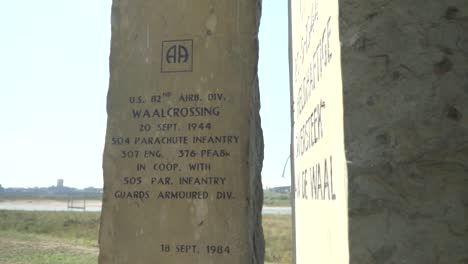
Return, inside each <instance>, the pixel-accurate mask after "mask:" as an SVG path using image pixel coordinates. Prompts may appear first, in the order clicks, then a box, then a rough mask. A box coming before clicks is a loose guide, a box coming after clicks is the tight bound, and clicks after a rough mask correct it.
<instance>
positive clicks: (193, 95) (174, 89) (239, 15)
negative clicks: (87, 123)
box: [99, 0, 264, 264]
mask: <svg viewBox="0 0 468 264" xmlns="http://www.w3.org/2000/svg"><path fill="white" fill-rule="evenodd" d="M260 9H261V3H260V1H255V0H239V1H232V0H217V1H211V0H200V1H184V0H152V1H149V0H136V1H119V0H114V1H113V6H112V43H111V55H110V87H109V92H108V96H107V113H108V123H107V134H106V146H105V151H104V161H103V167H104V198H103V208H102V216H101V229H100V239H99V244H100V254H99V263H100V264H130V263H131V264H149V263H151V264H154V263H158V264H173V263H177V264H184V263H187V264H193V263H203V264H205V263H223V264H234V263H235V264H244V263H252V264H256V263H263V248H264V243H263V235H262V229H261V207H262V187H261V182H260V171H261V164H262V159H263V141H262V132H261V128H260V118H259V94H258V81H257V60H258V39H257V35H258V26H259V19H260Z"/></svg>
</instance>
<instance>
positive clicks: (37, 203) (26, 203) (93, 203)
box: [0, 199, 291, 210]
mask: <svg viewBox="0 0 468 264" xmlns="http://www.w3.org/2000/svg"><path fill="white" fill-rule="evenodd" d="M82 201H83V200H75V204H77V205H78V204H79V203H82ZM5 205H8V206H18V207H67V201H66V200H51V199H44V200H41V199H18V200H16V199H15V200H1V201H0V207H1V206H5ZM86 207H92V208H101V207H102V201H101V200H86ZM290 208H291V207H289V206H263V210H288V209H290Z"/></svg>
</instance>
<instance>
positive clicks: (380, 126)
mask: <svg viewBox="0 0 468 264" xmlns="http://www.w3.org/2000/svg"><path fill="white" fill-rule="evenodd" d="M340 14H341V17H340V20H341V21H340V25H341V27H340V31H341V43H342V69H343V92H344V124H345V142H346V143H345V145H346V156H347V160H348V173H349V239H350V243H349V244H350V262H351V263H359V264H362V263H412V264H413V263H414V264H419V263H423V264H425V263H468V218H467V216H468V192H467V190H468V20H467V19H468V1H463V0H448V1H437V0H430V1H421V0H416V1H371V2H369V1H357V2H356V1H354V2H353V1H340Z"/></svg>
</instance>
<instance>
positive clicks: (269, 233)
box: [263, 215, 292, 263]
mask: <svg viewBox="0 0 468 264" xmlns="http://www.w3.org/2000/svg"><path fill="white" fill-rule="evenodd" d="M263 233H264V236H265V261H266V262H271V263H291V261H292V259H291V256H292V249H291V245H292V228H291V216H290V215H263Z"/></svg>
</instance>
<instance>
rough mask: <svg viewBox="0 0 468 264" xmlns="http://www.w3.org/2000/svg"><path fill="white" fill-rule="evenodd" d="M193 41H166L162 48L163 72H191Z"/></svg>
mask: <svg viewBox="0 0 468 264" xmlns="http://www.w3.org/2000/svg"><path fill="white" fill-rule="evenodd" d="M192 67H193V40H191V39H183V40H166V41H163V42H162V48H161V72H191V71H192Z"/></svg>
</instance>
